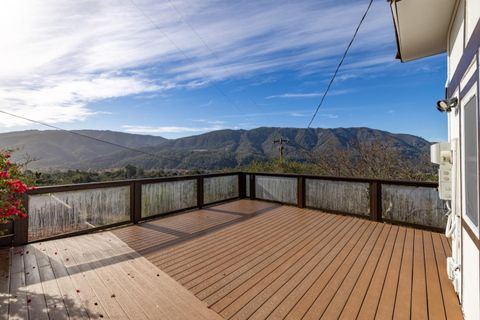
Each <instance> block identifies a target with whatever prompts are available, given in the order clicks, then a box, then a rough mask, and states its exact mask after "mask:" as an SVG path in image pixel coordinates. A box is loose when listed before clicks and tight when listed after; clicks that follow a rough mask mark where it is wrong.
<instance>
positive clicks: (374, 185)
mask: <svg viewBox="0 0 480 320" xmlns="http://www.w3.org/2000/svg"><path fill="white" fill-rule="evenodd" d="M370 218H371V219H372V220H374V221H382V184H381V183H380V182H379V181H370Z"/></svg>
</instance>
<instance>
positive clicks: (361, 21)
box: [307, 0, 373, 128]
mask: <svg viewBox="0 0 480 320" xmlns="http://www.w3.org/2000/svg"><path fill="white" fill-rule="evenodd" d="M372 3H373V0H370V2H369V3H368V7H367V10H365V13H364V14H363V16H362V19H361V20H360V22H359V24H358V25H357V28H356V29H355V32H354V34H353V37H352V40H350V42H349V44H348V46H347V49H346V50H345V52H344V53H343V56H342V59H341V60H340V62H339V63H338V66H337V69H335V72H334V73H333V76H332V78H331V79H330V82H329V83H328V86H327V89H326V90H325V92H324V93H323V95H322V99H321V100H320V103H319V104H318V106H317V109H316V110H315V112H314V113H313V116H312V119H310V122H309V123H308V126H307V128H310V126H311V125H312V123H313V120H315V117H316V116H317V113H318V110H320V107H321V106H322V104H323V101H325V97H326V96H327V94H328V91H329V90H330V87H331V86H332V84H333V81H334V80H335V77H336V76H337V73H338V70H339V69H340V67H341V66H342V64H343V61H344V60H345V57H346V56H347V54H348V51H349V50H350V47H351V46H352V44H353V41H354V40H355V38H356V37H357V33H358V30H360V27H361V26H362V24H363V21H364V20H365V17H366V16H367V14H368V11H369V10H370V7H371V6H372Z"/></svg>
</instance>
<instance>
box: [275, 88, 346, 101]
mask: <svg viewBox="0 0 480 320" xmlns="http://www.w3.org/2000/svg"><path fill="white" fill-rule="evenodd" d="M350 92H352V90H335V91H333V90H332V91H329V95H331V96H336V95H341V94H346V93H350ZM323 94H324V93H323V92H299V93H282V94H278V95H272V96H268V97H266V99H289V98H315V97H321V96H323Z"/></svg>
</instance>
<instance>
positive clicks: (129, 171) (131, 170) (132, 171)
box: [125, 164, 137, 179]
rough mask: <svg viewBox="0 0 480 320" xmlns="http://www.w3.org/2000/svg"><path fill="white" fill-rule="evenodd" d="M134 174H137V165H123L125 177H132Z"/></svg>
mask: <svg viewBox="0 0 480 320" xmlns="http://www.w3.org/2000/svg"><path fill="white" fill-rule="evenodd" d="M136 175H137V167H135V166H133V165H131V164H128V165H127V166H126V167H125V177H126V178H127V179H131V178H134V177H135V176H136Z"/></svg>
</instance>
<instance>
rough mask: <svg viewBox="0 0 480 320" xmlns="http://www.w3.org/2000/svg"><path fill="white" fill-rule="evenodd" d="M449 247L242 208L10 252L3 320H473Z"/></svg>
mask: <svg viewBox="0 0 480 320" xmlns="http://www.w3.org/2000/svg"><path fill="white" fill-rule="evenodd" d="M27 251H28V253H27ZM450 251H451V248H450V244H449V242H448V240H447V239H446V238H445V237H444V236H443V235H442V234H438V233H432V232H428V231H423V230H417V229H412V228H406V227H399V226H393V225H389V224H383V223H378V222H373V221H369V220H365V219H359V218H354V217H348V216H342V215H334V214H327V213H323V212H321V211H317V210H310V209H299V208H296V207H292V206H280V205H278V204H273V203H269V202H262V201H250V200H240V201H232V202H228V203H224V204H221V205H217V206H213V207H207V208H204V209H202V210H197V211H191V212H188V213H184V214H177V215H174V216H170V217H166V218H163V219H156V220H151V221H148V222H145V223H141V224H139V225H133V226H127V227H122V228H118V229H114V230H111V231H105V232H100V233H95V234H89V235H85V236H79V237H72V238H66V239H58V240H54V241H46V242H42V243H36V244H31V245H28V246H25V247H19V248H14V249H11V250H10V251H7V250H0V257H5V259H2V263H0V289H1V290H2V292H5V293H2V295H0V298H1V299H2V301H0V306H1V307H2V309H1V311H0V319H9V316H10V318H11V319H28V318H30V319H42V318H45V319H46V318H50V319H69V318H75V319H88V318H91V319H99V318H103V319H108V318H111V319H173V320H183V319H199V320H202V319H205V320H207V319H222V318H223V319H319V318H320V319H393V318H394V319H454V320H455V319H462V313H461V309H460V306H459V303H458V299H457V296H456V294H455V292H454V290H453V287H452V284H451V283H450V281H449V280H448V278H447V274H446V257H447V256H448V255H450ZM7 258H8V259H7Z"/></svg>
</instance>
